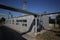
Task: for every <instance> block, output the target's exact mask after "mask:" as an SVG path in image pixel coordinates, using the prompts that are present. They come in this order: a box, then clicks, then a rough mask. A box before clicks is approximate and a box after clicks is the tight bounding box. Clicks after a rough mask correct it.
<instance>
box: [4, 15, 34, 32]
mask: <svg viewBox="0 0 60 40" xmlns="http://www.w3.org/2000/svg"><path fill="white" fill-rule="evenodd" d="M25 19H26V20H27V22H26V24H27V26H22V24H24V22H18V23H19V24H18V25H16V23H17V22H16V20H25ZM33 19H34V16H33V15H29V16H24V17H17V18H10V19H7V20H11V24H10V23H9V21H8V22H7V23H6V24H5V25H7V26H8V27H9V28H11V29H14V30H16V31H19V32H26V31H28V30H29V28H30V26H31V23H32V21H33ZM12 20H14V24H12Z"/></svg>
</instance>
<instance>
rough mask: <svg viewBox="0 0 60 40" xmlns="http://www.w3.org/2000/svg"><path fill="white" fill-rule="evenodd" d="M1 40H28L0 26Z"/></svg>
mask: <svg viewBox="0 0 60 40" xmlns="http://www.w3.org/2000/svg"><path fill="white" fill-rule="evenodd" d="M0 30H1V32H0V40H27V39H25V38H23V37H22V35H21V34H20V33H18V32H16V31H14V30H12V29H10V28H8V27H6V26H0Z"/></svg>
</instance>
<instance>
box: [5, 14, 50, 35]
mask: <svg viewBox="0 0 60 40" xmlns="http://www.w3.org/2000/svg"><path fill="white" fill-rule="evenodd" d="M48 20H49V17H48V16H47V15H44V16H38V17H35V16H34V15H25V16H20V17H13V18H9V19H6V21H5V25H6V26H7V27H9V28H11V29H14V30H16V31H18V32H20V33H27V34H29V35H31V34H33V35H35V33H38V32H40V31H41V30H44V29H47V28H48V27H49V21H48Z"/></svg>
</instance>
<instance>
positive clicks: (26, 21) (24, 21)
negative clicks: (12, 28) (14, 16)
mask: <svg viewBox="0 0 60 40" xmlns="http://www.w3.org/2000/svg"><path fill="white" fill-rule="evenodd" d="M16 22H27V20H16Z"/></svg>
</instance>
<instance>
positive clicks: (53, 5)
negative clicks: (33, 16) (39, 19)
mask: <svg viewBox="0 0 60 40" xmlns="http://www.w3.org/2000/svg"><path fill="white" fill-rule="evenodd" d="M23 1H24V0H0V3H1V4H5V5H9V6H12V7H16V8H18V9H23ZM26 10H27V11H30V12H33V13H37V14H39V13H43V12H44V11H47V12H48V13H49V12H59V11H60V0H27V6H26ZM9 12H11V13H12V14H13V15H14V16H20V15H22V14H20V13H19V12H13V11H9V10H4V9H0V13H5V14H8V13H9Z"/></svg>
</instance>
